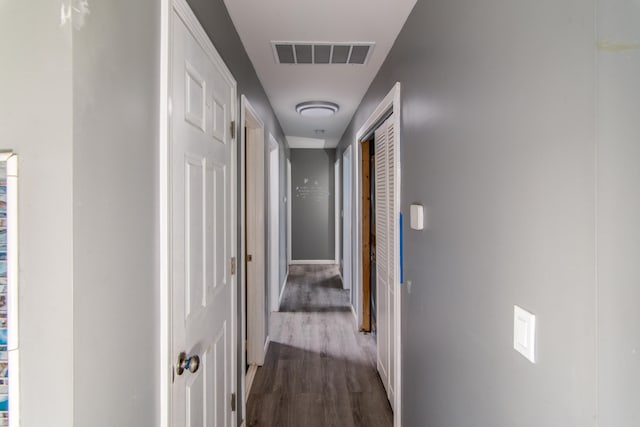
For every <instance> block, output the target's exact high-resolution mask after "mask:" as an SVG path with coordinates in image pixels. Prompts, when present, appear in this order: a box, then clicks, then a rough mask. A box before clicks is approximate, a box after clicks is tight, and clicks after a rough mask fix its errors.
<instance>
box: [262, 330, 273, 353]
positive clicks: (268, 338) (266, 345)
mask: <svg viewBox="0 0 640 427" xmlns="http://www.w3.org/2000/svg"><path fill="white" fill-rule="evenodd" d="M269 344H271V337H270V336H269V335H267V339H266V340H265V341H264V348H263V350H264V354H265V356H266V355H267V351H269Z"/></svg>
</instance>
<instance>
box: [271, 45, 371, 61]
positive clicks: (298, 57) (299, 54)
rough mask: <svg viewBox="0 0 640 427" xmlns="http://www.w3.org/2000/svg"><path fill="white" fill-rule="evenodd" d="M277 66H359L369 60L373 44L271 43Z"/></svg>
mask: <svg viewBox="0 0 640 427" xmlns="http://www.w3.org/2000/svg"><path fill="white" fill-rule="evenodd" d="M271 44H272V46H273V53H274V55H275V59H276V63H278V64H359V65H364V64H366V63H367V60H368V59H369V55H370V54H371V51H372V50H373V46H374V44H375V43H309V42H271Z"/></svg>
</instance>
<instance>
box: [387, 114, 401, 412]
mask: <svg viewBox="0 0 640 427" xmlns="http://www.w3.org/2000/svg"><path fill="white" fill-rule="evenodd" d="M386 123H387V203H388V204H387V221H388V224H389V236H388V251H389V256H388V257H387V260H388V264H387V265H388V274H389V276H388V277H389V278H388V281H387V288H388V291H389V292H388V295H389V298H388V304H389V312H388V316H389V317H388V318H389V334H388V336H389V370H388V373H389V375H388V376H389V387H388V389H387V390H388V394H389V402H390V403H391V407H392V408H393V402H394V399H393V393H394V384H395V382H394V380H395V375H394V372H395V369H394V368H395V346H394V342H395V339H394V338H395V335H394V331H395V322H394V319H395V316H394V314H395V297H396V295H395V286H394V285H395V278H396V262H395V261H396V258H395V248H396V247H398V245H397V240H396V236H397V233H396V230H397V224H396V214H395V211H396V194H395V184H396V176H395V172H396V168H395V164H396V163H395V162H396V151H395V149H396V145H395V138H394V125H393V116H392V117H389V118H388V119H387V121H386Z"/></svg>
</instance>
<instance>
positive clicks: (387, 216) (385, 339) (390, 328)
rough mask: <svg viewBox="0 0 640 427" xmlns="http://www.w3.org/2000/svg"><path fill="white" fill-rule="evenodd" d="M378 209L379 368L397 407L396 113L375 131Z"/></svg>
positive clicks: (389, 394)
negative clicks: (395, 397)
mask: <svg viewBox="0 0 640 427" xmlns="http://www.w3.org/2000/svg"><path fill="white" fill-rule="evenodd" d="M374 144H375V162H376V163H375V164H376V167H375V210H376V213H375V215H376V285H377V286H376V292H377V307H376V309H377V328H378V363H377V364H378V372H379V373H380V377H381V378H382V383H383V384H384V387H385V389H386V390H387V396H388V397H389V402H390V403H391V407H392V408H393V407H394V402H395V399H394V385H395V376H394V375H395V354H396V351H395V342H396V340H395V331H396V328H395V326H396V325H395V323H394V319H395V316H394V309H395V306H396V305H395V302H396V300H395V298H396V283H398V282H399V274H398V270H397V267H398V266H397V263H396V258H397V250H398V248H399V242H398V229H397V221H398V212H397V210H398V209H397V203H396V202H397V195H396V158H397V154H396V148H397V147H396V144H395V134H394V116H393V115H392V116H391V117H389V118H388V119H387V120H386V121H385V122H384V123H383V124H381V125H380V126H379V127H378V128H377V129H376V131H375V140H374Z"/></svg>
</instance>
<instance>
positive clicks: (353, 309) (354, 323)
mask: <svg viewBox="0 0 640 427" xmlns="http://www.w3.org/2000/svg"><path fill="white" fill-rule="evenodd" d="M351 314H353V327H354V328H356V330H357V329H358V313H356V308H355V307H354V306H353V304H351Z"/></svg>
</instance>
